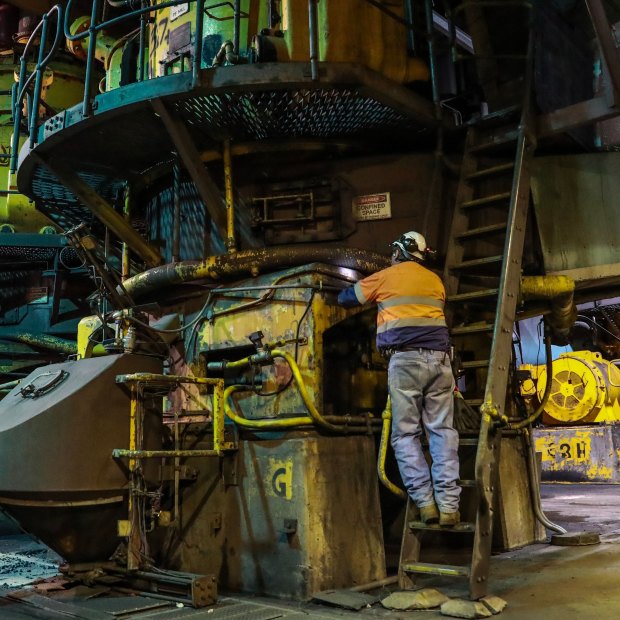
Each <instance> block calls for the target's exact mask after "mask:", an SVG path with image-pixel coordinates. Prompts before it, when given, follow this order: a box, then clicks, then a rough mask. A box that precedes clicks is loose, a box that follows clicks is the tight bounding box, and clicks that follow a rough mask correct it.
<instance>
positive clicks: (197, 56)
mask: <svg viewBox="0 0 620 620" xmlns="http://www.w3.org/2000/svg"><path fill="white" fill-rule="evenodd" d="M204 17H205V0H196V34H195V37H196V41H194V58H193V59H192V84H193V86H194V88H196V87H197V86H198V85H199V84H200V66H201V63H202V29H203V24H204Z"/></svg>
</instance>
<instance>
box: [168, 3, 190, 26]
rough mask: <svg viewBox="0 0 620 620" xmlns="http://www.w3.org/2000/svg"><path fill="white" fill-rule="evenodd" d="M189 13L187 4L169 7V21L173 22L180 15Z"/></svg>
mask: <svg viewBox="0 0 620 620" xmlns="http://www.w3.org/2000/svg"><path fill="white" fill-rule="evenodd" d="M188 11H189V3H187V2H186V3H185V4H177V5H176V6H173V7H170V21H171V22H173V21H174V20H175V19H177V18H179V17H181V15H185V13H187V12H188Z"/></svg>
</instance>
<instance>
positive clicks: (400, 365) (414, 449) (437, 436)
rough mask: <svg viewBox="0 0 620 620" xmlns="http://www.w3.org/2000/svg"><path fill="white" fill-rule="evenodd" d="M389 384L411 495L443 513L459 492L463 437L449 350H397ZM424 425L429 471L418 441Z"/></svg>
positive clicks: (395, 437) (398, 452) (397, 447)
mask: <svg viewBox="0 0 620 620" xmlns="http://www.w3.org/2000/svg"><path fill="white" fill-rule="evenodd" d="M388 384H389V389H390V396H391V399H392V447H393V448H394V454H395V456H396V461H397V463H398V468H399V470H400V475H401V477H402V479H403V483H404V485H405V488H406V489H407V493H408V494H409V497H411V499H412V500H413V501H414V502H415V504H416V505H417V506H418V508H421V507H423V506H428V505H430V504H432V503H433V502H434V501H435V502H436V503H437V506H438V508H439V510H441V511H442V512H455V511H456V510H458V505H459V496H460V494H461V489H460V487H459V486H458V485H457V481H458V478H459V460H458V444H459V437H458V433H457V431H456V430H455V429H454V426H453V419H454V394H453V392H454V376H453V374H452V368H451V366H450V359H449V356H448V354H447V353H444V352H442V351H431V350H427V349H419V350H414V351H397V352H396V353H394V354H393V355H392V357H391V358H390V363H389V367H388ZM423 430H424V431H425V432H426V436H427V438H428V445H429V451H430V454H431V459H432V465H431V471H430V472H429V468H428V464H427V462H426V458H425V457H424V452H423V450H422V446H421V444H420V437H421V436H422V431H423ZM431 473H432V481H431ZM433 491H434V493H433Z"/></svg>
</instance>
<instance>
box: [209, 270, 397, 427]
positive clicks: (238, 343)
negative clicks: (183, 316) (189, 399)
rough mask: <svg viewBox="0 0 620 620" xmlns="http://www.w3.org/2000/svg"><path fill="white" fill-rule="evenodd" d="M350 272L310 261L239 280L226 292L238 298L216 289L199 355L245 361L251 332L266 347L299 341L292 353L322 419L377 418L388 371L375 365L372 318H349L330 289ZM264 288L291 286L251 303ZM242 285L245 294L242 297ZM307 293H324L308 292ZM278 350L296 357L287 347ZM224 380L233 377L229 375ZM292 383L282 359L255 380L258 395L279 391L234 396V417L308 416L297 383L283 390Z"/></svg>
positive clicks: (249, 345)
mask: <svg viewBox="0 0 620 620" xmlns="http://www.w3.org/2000/svg"><path fill="white" fill-rule="evenodd" d="M352 274H353V272H351V270H347V269H342V268H338V267H333V266H329V265H323V264H318V263H314V264H310V265H305V266H303V267H296V268H291V269H288V270H285V271H278V272H275V273H270V274H265V275H261V276H257V277H256V278H251V279H248V280H241V281H238V282H236V283H235V284H234V287H232V288H234V289H235V290H236V292H226V293H221V294H220V293H218V292H217V289H215V290H214V291H212V298H213V305H212V306H211V309H210V310H209V311H208V316H209V317H210V320H208V321H205V322H204V324H203V327H202V329H201V330H200V332H199V336H198V344H197V347H198V350H199V352H200V354H201V356H202V357H203V358H204V360H205V361H206V362H207V363H208V362H210V361H218V360H223V359H226V360H234V359H238V358H241V357H243V356H244V355H249V354H251V353H253V352H254V347H253V345H252V343H251V342H250V340H249V339H248V336H249V335H250V334H251V333H253V332H255V331H257V330H261V331H262V332H263V334H264V341H265V342H267V343H268V342H273V341H275V340H279V339H285V340H294V339H295V338H297V337H298V336H299V338H302V339H305V340H304V342H303V343H300V344H299V345H298V347H297V363H298V365H299V368H300V371H301V373H302V376H303V379H304V382H305V384H306V387H307V389H308V393H309V394H310V396H311V397H312V400H313V402H314V403H315V404H316V406H317V407H318V408H319V409H320V410H321V412H322V413H323V414H326V415H332V414H333V415H338V414H347V413H348V414H350V413H365V412H368V411H374V413H375V414H377V415H379V414H380V413H381V411H382V410H383V407H384V405H385V399H386V398H387V372H386V370H385V362H384V361H383V360H379V362H380V363H379V364H375V363H374V362H376V361H377V360H375V359H374V357H375V356H377V352H376V350H375V348H374V322H375V315H374V313H373V312H372V311H371V312H370V313H366V314H358V315H357V316H355V317H352V318H350V314H351V313H350V312H349V313H347V311H346V310H345V309H344V308H342V307H340V306H338V305H337V303H336V294H337V292H336V291H337V289H336V291H331V290H330V289H331V288H334V287H338V286H340V287H342V286H343V285H347V284H349V283H350V282H349V281H348V280H346V279H344V281H343V278H351V277H352ZM270 285H276V286H287V285H290V286H291V288H288V289H287V288H281V289H275V290H273V291H272V293H273V294H270V295H269V298H268V300H267V301H266V302H261V303H257V300H259V298H261V297H264V296H265V295H266V294H267V293H270V291H269V289H268V287H269V286H270ZM245 286H247V287H250V289H249V290H247V291H244V290H243V288H244V287H245ZM252 287H257V288H258V290H256V288H254V289H253V288H252ZM261 287H263V288H262V289H261ZM295 287H298V288H295ZM311 287H316V288H317V289H319V288H320V287H325V289H326V290H323V291H321V292H315V293H314V294H313V293H312V290H311ZM347 318H349V321H348V322H346V323H345V319H347ZM302 319H303V320H302ZM300 321H301V324H300V325H299V323H300ZM298 325H299V327H298ZM283 348H284V349H285V350H287V351H288V352H289V353H291V355H294V353H295V345H294V344H293V343H291V344H288V345H286V346H285V347H283ZM225 376H226V378H227V379H232V378H234V373H233V374H226V375H225ZM290 379H291V371H290V368H289V367H288V365H287V364H286V363H285V361H284V360H281V359H276V360H275V363H274V364H273V365H270V366H265V367H264V368H263V369H262V370H261V373H260V375H259V376H258V377H256V378H255V380H259V381H260V382H261V384H262V389H261V390H260V391H261V392H262V393H273V392H280V393H278V394H277V395H275V396H272V397H262V396H257V395H255V394H253V393H252V392H251V391H250V392H246V393H243V392H242V393H240V394H239V395H235V399H236V402H237V406H238V408H239V410H240V412H241V413H242V414H243V415H244V417H246V418H250V419H260V418H274V417H277V416H287V415H296V414H302V415H307V410H306V407H305V405H304V403H303V400H302V398H301V396H300V393H299V391H298V390H297V389H296V387H295V384H294V383H293V384H292V385H290V386H289V387H288V388H286V389H283V388H284V386H285V385H286V384H287V383H288V382H289V381H290ZM232 382H234V381H232Z"/></svg>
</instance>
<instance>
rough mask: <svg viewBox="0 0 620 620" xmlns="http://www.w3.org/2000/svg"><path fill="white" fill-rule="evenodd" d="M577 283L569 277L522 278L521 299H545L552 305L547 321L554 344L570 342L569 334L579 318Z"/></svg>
mask: <svg viewBox="0 0 620 620" xmlns="http://www.w3.org/2000/svg"><path fill="white" fill-rule="evenodd" d="M574 292H575V282H574V280H572V279H571V278H569V277H568V276H526V277H524V278H521V290H520V294H521V298H522V299H523V300H528V299H545V300H548V301H549V302H550V304H551V311H550V312H549V313H548V314H546V321H547V324H548V325H549V327H550V328H551V331H552V335H553V338H554V344H559V345H563V344H566V343H567V342H568V334H569V331H570V329H571V327H572V326H573V325H574V323H575V319H576V318H577V306H576V305H575V300H574Z"/></svg>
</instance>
